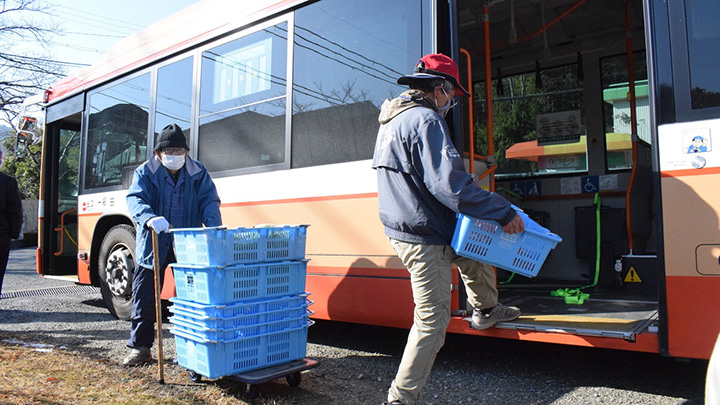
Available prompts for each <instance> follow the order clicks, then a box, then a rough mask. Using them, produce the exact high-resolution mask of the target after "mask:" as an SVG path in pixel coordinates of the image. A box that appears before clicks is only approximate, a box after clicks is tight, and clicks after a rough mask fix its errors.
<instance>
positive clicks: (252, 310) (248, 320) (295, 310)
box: [170, 293, 313, 329]
mask: <svg viewBox="0 0 720 405" xmlns="http://www.w3.org/2000/svg"><path fill="white" fill-rule="evenodd" d="M307 296H308V294H307V293H305V294H300V295H297V296H293V297H282V298H276V299H272V300H268V301H261V302H253V303H244V302H241V303H237V304H230V305H204V304H197V303H193V302H190V301H184V300H181V299H177V298H171V301H172V302H173V305H172V306H171V307H170V312H172V313H173V314H175V315H176V316H178V317H179V318H180V319H187V320H190V321H192V322H194V323H197V324H200V325H201V326H203V327H206V328H211V329H218V328H220V329H223V328H237V327H241V326H248V325H255V324H261V323H268V322H276V321H282V320H287V319H290V318H297V317H299V316H303V315H306V316H308V315H312V314H313V312H312V311H309V310H308V306H309V305H312V304H313V302H312V301H310V300H308V299H307Z"/></svg>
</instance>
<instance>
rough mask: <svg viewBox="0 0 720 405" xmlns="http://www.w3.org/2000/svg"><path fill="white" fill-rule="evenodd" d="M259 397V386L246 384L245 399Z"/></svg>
mask: <svg viewBox="0 0 720 405" xmlns="http://www.w3.org/2000/svg"><path fill="white" fill-rule="evenodd" d="M258 395H260V386H258V385H253V384H248V386H247V390H246V391H245V398H247V399H255V398H257V397H258Z"/></svg>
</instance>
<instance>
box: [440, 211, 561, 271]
mask: <svg viewBox="0 0 720 405" xmlns="http://www.w3.org/2000/svg"><path fill="white" fill-rule="evenodd" d="M518 214H520V216H521V217H522V219H523V221H524V222H525V231H524V232H522V233H519V234H513V235H510V234H507V233H505V232H503V230H502V226H500V224H499V223H497V222H495V221H489V220H483V219H477V218H473V217H469V216H466V215H463V214H457V218H458V220H457V224H456V225H455V233H454V234H453V239H452V242H451V243H450V245H451V246H452V247H453V249H455V252H457V254H459V255H460V256H464V257H469V258H471V259H475V260H478V261H481V262H483V263H488V264H492V265H494V266H497V267H500V268H502V269H505V270H508V271H512V272H514V273H518V274H521V275H523V276H527V277H535V276H536V275H537V274H538V272H539V271H540V267H542V265H543V263H544V262H545V259H546V258H547V255H548V254H549V253H550V250H551V249H554V248H555V246H556V245H557V244H558V243H559V242H561V241H562V238H561V237H559V236H558V235H555V234H554V233H551V232H550V231H549V230H547V229H545V228H543V227H542V226H540V225H539V224H538V223H537V222H535V221H533V220H532V219H530V218H529V217H528V216H527V214H525V213H524V212H521V211H518Z"/></svg>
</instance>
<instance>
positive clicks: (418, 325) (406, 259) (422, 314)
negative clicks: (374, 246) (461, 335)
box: [388, 238, 498, 404]
mask: <svg viewBox="0 0 720 405" xmlns="http://www.w3.org/2000/svg"><path fill="white" fill-rule="evenodd" d="M390 244H391V245H392V247H393V249H395V252H396V253H397V254H398V257H400V259H401V260H402V262H403V264H404V265H405V267H407V269H408V271H409V272H410V282H411V284H412V291H413V300H414V301H415V313H414V319H413V326H412V328H411V329H410V333H409V334H408V340H407V344H406V346H405V352H404V353H403V357H402V360H401V362H400V368H399V369H398V372H397V375H396V376H395V380H394V381H393V382H392V385H391V386H390V391H389V392H388V402H390V401H394V400H400V401H401V402H403V403H406V404H414V403H415V402H417V400H418V398H419V396H420V391H422V389H423V387H424V386H425V383H426V382H427V379H428V376H429V375H430V370H431V369H432V366H433V363H434V362H435V357H436V355H437V353H438V352H439V351H440V348H441V347H442V346H443V344H444V343H445V331H446V329H447V326H448V323H450V298H451V283H452V272H451V265H452V264H455V265H456V266H457V267H458V268H459V269H460V275H461V277H462V279H463V282H464V283H465V289H466V291H467V296H468V301H469V302H470V305H472V307H474V308H479V309H484V308H490V307H493V306H495V305H496V304H497V297H498V292H497V287H496V285H495V272H494V271H493V268H492V266H490V265H488V264H484V263H480V262H477V261H475V260H472V259H467V258H464V257H461V256H458V255H457V254H456V253H455V251H454V250H453V248H452V247H450V246H443V245H422V244H417V243H405V242H401V241H398V240H395V239H392V238H391V239H390Z"/></svg>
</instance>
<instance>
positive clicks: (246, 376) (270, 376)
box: [190, 359, 319, 399]
mask: <svg viewBox="0 0 720 405" xmlns="http://www.w3.org/2000/svg"><path fill="white" fill-rule="evenodd" d="M318 364H319V363H318V362H317V361H316V360H310V359H299V360H294V361H291V362H289V363H284V364H278V365H277V366H272V367H266V368H261V369H259V370H253V371H248V372H245V373H238V374H233V375H229V376H226V378H229V379H232V380H235V381H239V382H240V383H241V384H242V386H241V387H242V390H243V391H244V392H245V397H246V398H248V399H252V398H256V397H257V396H258V394H259V393H260V385H261V384H263V383H266V382H269V381H274V380H279V379H281V378H285V381H287V383H288V385H289V386H291V387H298V386H300V383H301V382H302V374H301V373H302V372H303V371H305V370H310V369H311V368H314V367H317V366H318ZM190 381H192V382H195V383H199V382H201V381H202V375H201V374H198V373H196V372H194V371H190Z"/></svg>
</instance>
